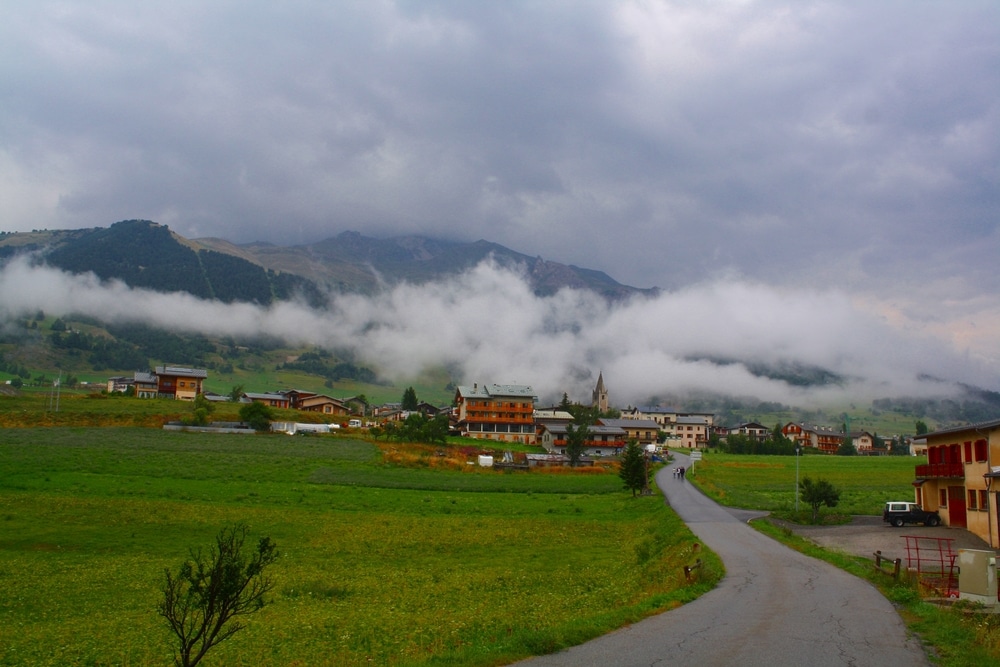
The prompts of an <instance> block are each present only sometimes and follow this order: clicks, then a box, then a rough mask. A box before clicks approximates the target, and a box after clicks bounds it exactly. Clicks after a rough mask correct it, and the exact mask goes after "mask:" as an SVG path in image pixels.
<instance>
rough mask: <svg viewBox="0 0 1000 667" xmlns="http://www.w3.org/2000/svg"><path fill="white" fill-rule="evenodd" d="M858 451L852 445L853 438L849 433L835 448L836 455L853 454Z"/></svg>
mask: <svg viewBox="0 0 1000 667" xmlns="http://www.w3.org/2000/svg"><path fill="white" fill-rule="evenodd" d="M857 453H858V450H857V448H855V446H854V440H853V439H852V438H851V436H849V435H845V436H844V439H843V440H841V442H840V447H838V448H837V456H854V455H856V454H857Z"/></svg>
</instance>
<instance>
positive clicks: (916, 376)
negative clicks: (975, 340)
mask: <svg viewBox="0 0 1000 667" xmlns="http://www.w3.org/2000/svg"><path fill="white" fill-rule="evenodd" d="M39 309H41V310H43V311H44V312H45V313H46V314H50V315H55V316H59V317H69V316H72V315H74V314H79V315H86V316H89V317H94V318H98V319H100V320H103V321H106V322H142V323H145V324H148V325H151V326H155V327H160V328H163V329H167V330H171V331H175V332H178V333H184V332H197V333H202V334H205V335H210V336H233V337H237V338H238V337H245V336H253V335H265V336H271V337H276V338H279V339H282V340H284V341H286V342H287V343H288V344H289V345H291V346H300V345H315V346H320V347H324V348H329V349H347V350H351V351H352V352H353V354H354V355H355V356H356V359H357V360H358V362H359V363H364V364H365V365H367V366H370V367H371V368H374V369H376V370H377V371H378V373H379V374H380V375H381V376H382V377H383V378H385V379H386V380H389V381H394V382H405V381H406V380H407V379H408V378H413V377H415V376H417V375H418V374H419V373H420V372H421V371H422V370H424V369H426V368H434V367H447V368H449V369H452V372H453V373H456V374H457V375H458V377H455V380H456V382H459V383H469V384H471V383H473V382H479V383H486V382H497V383H505V384H506V383H518V384H530V385H532V386H533V387H534V388H535V390H536V392H537V394H538V395H539V397H540V399H541V400H542V402H543V403H544V402H549V401H557V400H558V399H559V398H560V397H561V396H562V394H563V392H567V393H568V394H569V396H570V397H571V398H573V399H576V400H586V401H589V397H590V391H591V390H592V388H593V385H594V382H595V381H596V378H597V374H598V372H599V371H603V373H604V378H605V382H606V384H607V385H608V387H609V389H610V391H611V393H612V396H613V400H614V402H615V404H617V405H625V404H632V405H635V404H643V403H646V402H648V400H649V399H650V397H653V396H664V395H677V394H683V393H687V392H712V393H721V394H726V395H734V396H753V397H756V398H758V399H760V400H763V401H775V402H780V403H784V404H789V405H797V406H821V405H829V404H834V403H837V402H840V401H843V400H845V399H847V400H851V401H866V400H871V399H872V398H877V397H892V396H941V395H943V394H946V393H948V392H949V391H950V387H952V385H951V381H960V382H965V383H968V384H977V385H979V386H984V387H986V388H993V387H994V386H995V385H996V374H995V372H994V371H993V369H989V368H984V367H982V365H981V364H976V363H973V361H971V360H970V359H968V358H967V357H966V355H964V354H962V353H960V352H959V351H956V350H954V349H952V348H951V347H950V346H949V344H948V343H947V342H946V341H943V340H940V339H936V338H933V337H927V336H923V337H921V336H918V335H915V334H913V333H910V332H909V331H907V330H903V329H901V328H898V327H894V326H893V325H892V324H890V322H889V320H887V319H882V318H879V317H876V316H873V315H872V313H871V310H870V309H863V308H860V307H858V306H857V305H856V304H855V303H854V302H853V301H852V299H851V298H850V297H849V296H848V295H847V294H845V293H842V292H837V291H827V292H820V291H811V290H789V289H776V288H773V287H768V286H764V285H759V284H748V283H744V282H740V281H736V280H723V281H718V282H713V283H706V284H700V285H695V286H691V287H688V288H685V289H681V290H678V291H675V292H670V293H662V294H661V295H660V296H658V297H655V298H636V299H633V300H631V301H629V302H625V303H617V304H610V303H608V302H606V301H604V300H603V299H602V298H600V297H598V296H596V295H594V294H592V293H589V292H583V291H577V290H562V291H560V292H558V293H557V294H555V295H553V296H546V297H540V296H537V295H535V294H533V293H532V291H531V289H530V287H529V285H528V281H527V280H526V279H525V277H524V276H523V275H521V274H519V273H518V272H516V271H512V270H509V269H504V268H500V267H498V266H496V265H495V264H493V263H491V262H484V263H482V264H480V265H479V266H477V267H475V268H474V269H472V270H470V271H468V272H467V273H464V274H462V275H460V276H458V277H455V278H453V279H449V280H444V281H441V282H435V283H430V284H424V285H408V284H404V285H400V286H396V287H394V288H391V289H387V290H386V291H384V292H383V293H381V294H379V295H376V296H362V295H355V294H336V295H331V297H330V301H329V306H328V308H327V309H325V310H317V309H313V308H309V307H308V306H305V305H303V304H302V303H298V302H283V303H279V304H276V305H273V306H271V307H266V308H265V307H260V306H256V305H251V304H224V303H220V302H216V301H208V300H203V299H198V298H195V297H193V296H191V295H188V294H181V293H173V294H162V293H157V292H151V291H148V290H143V289H133V288H130V287H128V286H126V285H124V284H122V283H120V282H107V283H102V282H101V281H100V280H98V279H97V278H96V277H95V276H93V275H92V274H88V275H71V274H67V273H64V272H61V271H58V270H54V269H51V268H47V267H44V266H37V265H33V264H32V263H31V262H29V261H28V260H27V259H15V260H12V261H10V262H9V263H8V264H7V265H6V266H5V267H4V268H3V269H2V271H0V314H2V315H4V316H6V317H8V318H9V317H17V316H23V315H24V314H26V313H33V312H35V311H37V310H39ZM171 362H172V363H178V364H182V363H185V360H183V359H176V360H171ZM788 367H802V368H814V369H819V370H821V371H824V372H826V373H825V374H827V375H829V376H830V377H836V378H837V381H836V382H830V383H827V384H825V385H811V386H800V385H796V384H794V383H789V382H786V381H783V380H777V379H769V378H767V377H764V376H762V374H761V373H760V369H761V368H788ZM750 369H754V370H755V371H756V374H755V372H751V370H750ZM928 377H932V378H938V380H928V379H926V378H928ZM939 380H943V381H944V382H941V381H939Z"/></svg>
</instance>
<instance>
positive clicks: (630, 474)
mask: <svg viewBox="0 0 1000 667" xmlns="http://www.w3.org/2000/svg"><path fill="white" fill-rule="evenodd" d="M618 476H619V477H621V479H622V482H624V483H625V488H626V489H631V490H632V497H633V498H634V497H635V494H636V492H637V491H642V490H643V489H645V488H646V487H647V485H648V484H649V468H648V467H647V466H646V455H645V453H644V452H643V451H642V447H640V446H639V443H638V442H636V441H635V440H629V441H628V444H627V445H626V446H625V451H624V452H623V453H622V460H621V463H620V464H619V466H618Z"/></svg>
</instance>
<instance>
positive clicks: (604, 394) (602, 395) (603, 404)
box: [591, 371, 608, 412]
mask: <svg viewBox="0 0 1000 667" xmlns="http://www.w3.org/2000/svg"><path fill="white" fill-rule="evenodd" d="M591 405H592V406H593V407H595V408H597V410H598V411H599V412H607V411H608V388H607V387H605V386H604V371H601V372H599V373H598V374H597V386H596V387H594V394H593V401H592V402H591Z"/></svg>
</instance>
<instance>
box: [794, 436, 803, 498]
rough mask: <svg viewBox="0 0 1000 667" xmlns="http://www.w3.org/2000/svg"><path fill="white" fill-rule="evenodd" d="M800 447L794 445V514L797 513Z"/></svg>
mask: <svg viewBox="0 0 1000 667" xmlns="http://www.w3.org/2000/svg"><path fill="white" fill-rule="evenodd" d="M801 451H802V446H801V445H795V513H796V514H798V513H799V452H801Z"/></svg>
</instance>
